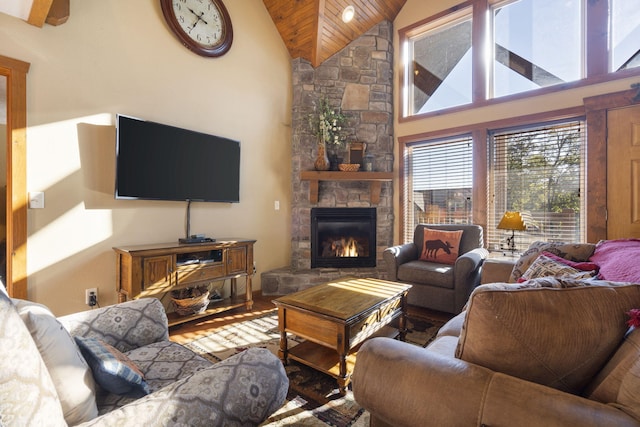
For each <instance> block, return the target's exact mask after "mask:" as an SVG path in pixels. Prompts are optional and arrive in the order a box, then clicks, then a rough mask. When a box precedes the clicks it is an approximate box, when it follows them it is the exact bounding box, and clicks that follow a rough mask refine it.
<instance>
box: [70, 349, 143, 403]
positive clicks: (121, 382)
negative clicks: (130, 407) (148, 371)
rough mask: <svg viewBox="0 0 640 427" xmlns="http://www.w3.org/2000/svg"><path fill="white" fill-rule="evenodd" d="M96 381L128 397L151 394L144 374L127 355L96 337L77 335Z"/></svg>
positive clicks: (108, 389)
mask: <svg viewBox="0 0 640 427" xmlns="http://www.w3.org/2000/svg"><path fill="white" fill-rule="evenodd" d="M75 339H76V342H77V343H78V347H80V351H81V352H82V355H83V356H84V358H85V359H86V360H87V363H88V364H89V366H90V367H91V372H93V377H94V379H95V380H96V382H97V383H98V384H99V385H100V386H101V387H102V388H104V389H105V390H107V391H109V392H111V393H114V394H121V395H124V396H128V397H142V396H145V395H147V394H149V386H148V384H147V382H146V381H145V380H144V375H143V374H142V372H141V371H140V369H138V367H137V366H136V365H135V364H134V363H133V362H132V361H131V359H129V358H128V357H127V356H126V355H124V354H122V353H121V352H119V351H118V350H117V349H116V348H114V347H113V346H110V345H109V344H107V343H105V342H104V341H102V340H99V339H96V338H84V337H75Z"/></svg>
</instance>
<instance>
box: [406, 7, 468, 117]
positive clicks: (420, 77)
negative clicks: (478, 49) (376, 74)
mask: <svg viewBox="0 0 640 427" xmlns="http://www.w3.org/2000/svg"><path fill="white" fill-rule="evenodd" d="M470 12H471V9H466V10H463V11H461V12H458V13H457V14H455V15H453V16H449V17H447V19H446V20H444V21H436V22H434V23H431V24H429V25H427V26H423V27H420V28H418V29H417V30H415V31H414V32H413V33H412V34H410V35H409V39H408V43H407V45H406V47H407V49H408V52H407V53H406V55H405V56H406V57H407V58H411V59H410V61H411V66H408V67H406V72H407V80H408V83H409V84H408V85H407V87H408V92H409V93H408V95H407V96H406V97H405V99H406V100H407V103H408V104H407V105H406V106H405V110H408V111H409V112H410V114H411V115H413V114H422V113H427V112H430V111H437V110H441V109H444V108H449V107H455V106H457V105H462V104H468V103H470V102H471V16H470Z"/></svg>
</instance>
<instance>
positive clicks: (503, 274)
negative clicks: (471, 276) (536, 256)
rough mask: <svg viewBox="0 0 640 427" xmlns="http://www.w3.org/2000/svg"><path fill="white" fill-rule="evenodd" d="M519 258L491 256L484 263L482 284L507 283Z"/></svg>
mask: <svg viewBox="0 0 640 427" xmlns="http://www.w3.org/2000/svg"><path fill="white" fill-rule="evenodd" d="M516 260H517V258H506V259H502V258H498V259H496V258H489V259H487V260H485V262H484V263H483V264H482V273H481V275H480V284H481V285H486V284H487V283H507V282H509V278H510V277H511V271H512V270H513V266H514V265H515V263H516Z"/></svg>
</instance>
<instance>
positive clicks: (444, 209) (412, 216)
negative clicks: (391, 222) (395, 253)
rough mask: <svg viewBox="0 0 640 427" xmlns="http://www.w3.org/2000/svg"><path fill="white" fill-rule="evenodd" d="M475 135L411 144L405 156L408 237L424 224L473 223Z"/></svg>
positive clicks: (406, 233)
mask: <svg viewBox="0 0 640 427" xmlns="http://www.w3.org/2000/svg"><path fill="white" fill-rule="evenodd" d="M472 148H473V147H472V142H471V136H461V137H457V138H448V139H444V140H434V141H421V142H418V143H413V144H408V145H407V147H406V150H405V158H404V179H403V183H404V192H405V195H404V200H408V201H410V202H409V203H407V204H406V207H405V212H404V224H405V227H404V239H405V241H412V240H413V230H414V229H415V226H416V225H417V224H420V223H427V224H470V223H471V221H472V209H471V207H472V206H471V203H472V199H471V194H472V186H473V185H472V184H473V153H472Z"/></svg>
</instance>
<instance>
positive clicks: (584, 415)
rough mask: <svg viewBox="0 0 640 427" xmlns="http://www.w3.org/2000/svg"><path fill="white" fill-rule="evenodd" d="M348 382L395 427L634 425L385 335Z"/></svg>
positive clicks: (367, 347)
mask: <svg viewBox="0 0 640 427" xmlns="http://www.w3.org/2000/svg"><path fill="white" fill-rule="evenodd" d="M352 382H353V394H354V397H355V399H356V401H357V402H358V403H359V404H360V405H361V406H362V407H364V408H365V409H366V410H368V411H369V412H370V413H371V417H372V420H379V421H381V422H382V423H381V424H383V423H386V424H388V425H392V426H395V427H402V426H407V427H409V426H417V425H430V426H440V425H469V426H471V425H488V426H508V425H527V426H530V425H540V426H551V427H559V426H576V425H579V426H589V427H591V426H593V427H595V426H602V425H615V426H638V425H639V424H638V422H637V421H636V420H634V419H633V418H631V417H630V416H629V415H627V414H625V413H624V412H622V411H621V410H619V409H617V408H615V407H613V406H610V405H606V404H603V403H599V402H595V401H592V400H588V399H586V398H582V397H579V396H575V395H572V394H568V393H564V392H561V391H559V390H556V389H552V388H549V387H545V386H542V385H540V384H535V383H531V382H528V381H525V380H521V379H519V378H515V377H511V376H508V375H504V374H500V373H496V372H493V371H491V370H489V369H487V368H484V367H481V366H478V365H474V364H471V363H467V362H465V361H462V360H460V359H456V358H452V357H446V356H443V355H440V354H438V353H435V352H432V351H429V350H428V349H423V348H420V347H417V346H415V345H412V344H408V343H404V342H401V341H396V340H392V339H389V338H372V339H370V340H368V341H366V342H365V343H364V344H363V346H362V347H361V348H360V350H359V351H358V358H357V360H356V365H355V368H354V372H353V376H352ZM532 423H533V424H532Z"/></svg>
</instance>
